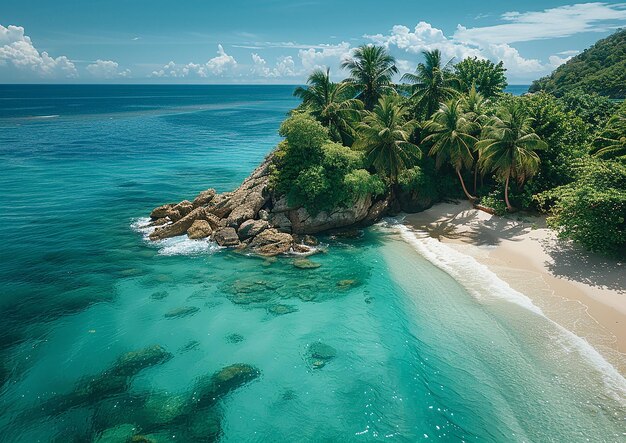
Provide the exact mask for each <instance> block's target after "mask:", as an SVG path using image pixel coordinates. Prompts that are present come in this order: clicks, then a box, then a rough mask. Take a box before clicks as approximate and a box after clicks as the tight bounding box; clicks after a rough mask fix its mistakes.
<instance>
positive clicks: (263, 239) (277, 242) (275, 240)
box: [248, 228, 293, 257]
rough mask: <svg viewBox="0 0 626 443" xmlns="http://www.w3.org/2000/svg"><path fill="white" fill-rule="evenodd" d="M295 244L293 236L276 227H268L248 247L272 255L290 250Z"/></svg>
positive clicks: (259, 252) (255, 251) (262, 253)
mask: <svg viewBox="0 0 626 443" xmlns="http://www.w3.org/2000/svg"><path fill="white" fill-rule="evenodd" d="M292 245H293V237H292V236H291V234H287V233H285V232H278V231H277V230H276V229H274V228H270V229H266V230H264V231H263V232H261V233H260V234H259V235H257V236H256V237H254V239H253V240H252V241H251V242H250V244H249V245H248V249H250V251H252V252H254V253H255V254H259V255H262V256H265V257H271V256H275V255H279V254H284V253H286V252H289V250H290V249H291V247H292Z"/></svg>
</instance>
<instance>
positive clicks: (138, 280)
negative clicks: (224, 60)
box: [0, 87, 626, 442]
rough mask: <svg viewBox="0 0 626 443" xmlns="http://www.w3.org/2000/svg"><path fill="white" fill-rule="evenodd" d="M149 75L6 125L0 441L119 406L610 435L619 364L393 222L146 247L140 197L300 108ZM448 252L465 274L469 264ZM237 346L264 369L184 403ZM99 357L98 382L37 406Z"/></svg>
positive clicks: (425, 431) (449, 431)
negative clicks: (136, 86)
mask: <svg viewBox="0 0 626 443" xmlns="http://www.w3.org/2000/svg"><path fill="white" fill-rule="evenodd" d="M51 88H54V87H51ZM85 88H88V87H85ZM95 88H96V89H97V88H102V87H95ZM162 88H163V89H161V90H159V89H158V88H157V89H156V90H155V89H150V90H145V91H143V92H142V91H141V90H139V92H137V91H132V90H124V88H122V89H121V90H117V91H115V92H114V93H111V91H109V92H107V93H106V94H104V93H102V91H101V90H96V91H81V93H80V94H76V95H77V96H75V97H73V98H71V99H70V100H69V102H68V101H67V94H68V91H67V90H65V89H63V88H61V89H60V90H57V91H56V92H55V91H54V90H48V91H46V94H45V97H46V98H45V101H44V102H42V106H52V108H51V109H46V110H45V111H46V113H48V114H49V115H59V117H55V118H49V119H44V120H41V119H33V118H32V117H33V116H32V115H20V118H19V119H15V118H4V119H2V121H1V122H0V127H1V128H0V142H1V143H0V162H1V164H2V169H3V174H2V175H1V176H0V187H1V189H2V190H3V192H2V195H1V196H0V198H1V199H2V204H3V207H5V208H6V210H5V211H4V212H3V213H2V214H1V215H0V217H1V218H2V223H3V225H4V226H5V227H6V226H10V227H11V229H10V230H4V232H3V234H2V243H3V252H2V255H3V259H2V261H1V262H0V276H1V277H2V281H3V283H4V284H3V286H4V287H5V289H4V291H3V296H2V298H1V299H0V309H2V324H3V327H2V330H1V331H0V349H1V351H0V352H1V354H2V355H1V356H2V368H0V376H2V380H1V381H0V382H2V383H3V386H2V388H1V391H0V426H1V427H2V429H3V432H4V434H3V437H2V439H3V440H6V441H90V440H91V439H95V438H99V437H103V434H102V433H103V431H104V432H105V434H104V437H105V438H106V437H111V436H112V434H111V431H110V430H109V431H105V429H110V428H112V427H114V426H116V425H124V424H131V425H133V426H131V427H130V428H129V427H121V428H117V429H115V432H120V433H124V432H126V433H131V434H132V433H139V434H146V433H151V434H152V435H153V437H154V439H155V440H157V441H168V440H173V441H189V440H190V439H195V440H194V441H197V440H198V438H199V436H201V435H204V437H206V439H207V440H214V439H215V438H216V434H214V433H213V432H214V431H215V429H218V431H219V434H217V435H219V436H220V437H219V438H221V441H232V442H240V441H376V440H391V441H430V440H433V439H435V440H439V441H461V440H464V441H498V442H499V441H503V442H504V441H555V442H556V441H587V440H586V439H589V441H619V439H620V438H623V437H622V436H621V435H620V434H621V433H623V432H626V431H625V430H624V429H625V427H626V425H625V424H624V419H625V417H626V410H625V407H624V391H623V390H621V389H623V385H622V384H621V383H623V379H621V380H620V378H619V377H616V376H615V374H612V373H611V371H610V368H609V369H607V368H602V367H601V364H602V362H601V361H600V362H598V361H594V360H593V358H595V356H594V355H592V353H590V352H589V350H588V349H586V348H584V347H583V346H581V344H580V342H578V341H577V340H575V338H573V337H571V336H568V335H567V334H566V333H564V331H562V330H560V329H559V328H558V327H556V325H554V324H553V323H551V322H549V321H548V320H547V319H545V318H543V317H542V316H541V315H539V314H538V313H536V312H534V311H533V310H532V309H528V307H524V306H520V304H519V303H522V304H524V300H523V298H520V299H513V300H512V299H511V297H513V298H514V297H517V295H515V294H513V295H511V294H510V293H508V292H506V290H505V289H502V287H501V286H498V284H497V283H494V284H485V285H474V286H473V287H470V288H469V290H468V289H467V288H464V287H463V286H461V285H460V284H459V283H457V282H456V281H455V280H454V279H453V278H452V277H451V276H450V275H449V274H447V273H445V272H444V271H442V270H440V269H438V268H436V267H435V266H433V264H432V263H431V262H429V261H428V260H426V259H425V258H424V257H422V256H421V255H420V254H419V253H418V251H420V252H421V253H422V254H425V255H426V256H427V257H429V258H430V259H431V260H433V261H435V262H437V260H440V259H443V258H444V257H448V258H450V260H449V261H448V262H441V263H440V264H441V265H442V266H444V267H445V266H452V267H454V266H455V262H454V260H452V259H453V258H454V257H451V256H449V255H447V254H448V252H447V251H446V250H445V249H441V250H440V249H436V248H437V246H436V245H433V244H422V245H416V244H410V243H407V239H409V240H410V236H409V237H407V233H406V232H402V231H401V230H399V229H398V228H395V227H393V226H379V227H375V228H372V229H369V230H367V231H366V232H365V233H364V234H363V236H362V237H360V238H356V239H346V238H330V237H327V238H323V239H322V240H323V242H324V244H325V248H324V249H325V252H324V253H321V254H318V255H316V256H313V257H311V258H310V260H311V261H313V262H316V263H317V264H319V265H320V266H319V267H317V268H314V267H310V269H301V268H299V267H296V266H294V260H295V258H280V259H277V260H264V259H259V258H253V257H246V256H242V255H240V254H237V253H235V252H229V251H221V250H217V248H215V246H214V245H212V244H210V243H208V242H201V241H199V242H191V241H180V240H173V241H167V242H164V243H162V244H159V245H151V244H149V243H147V242H146V241H145V240H144V238H143V235H142V233H141V232H139V231H138V230H137V229H136V226H137V222H138V220H139V219H140V218H141V217H143V216H145V214H146V213H147V212H148V211H149V209H151V208H152V207H154V206H156V205H158V204H160V203H163V202H164V201H170V200H171V201H176V200H182V199H183V198H188V197H191V196H193V195H194V194H195V193H197V192H198V191H200V190H202V189H204V188H206V187H208V186H214V187H216V188H218V190H219V191H224V190H228V189H230V188H233V187H234V186H236V185H237V184H238V183H239V181H240V180H241V179H243V178H244V177H245V176H246V174H247V173H248V172H249V171H250V170H252V169H253V168H254V166H255V165H256V164H257V163H258V162H259V161H260V160H261V159H262V158H263V156H264V155H265V154H266V153H267V152H268V151H269V150H270V149H271V148H272V146H274V145H275V143H276V142H277V141H278V136H277V135H276V129H277V127H278V125H279V123H280V121H281V119H282V118H283V117H284V114H285V112H287V111H288V109H290V108H291V107H293V106H295V104H296V102H295V101H294V100H293V99H292V98H291V97H290V90H291V88H290V87H259V88H256V89H255V88H252V89H250V87H241V88H239V89H238V88H237V87H196V88H193V87H192V88H183V89H182V90H181V89H179V90H176V89H175V88H176V87H174V90H176V91H178V92H177V96H178V98H177V100H176V101H175V102H174V103H172V102H171V100H172V99H171V98H168V97H171V96H172V95H174V94H172V90H170V89H169V88H171V87H162ZM220 88H222V89H220ZM181 91H184V93H181ZM20 93H22V94H24V91H19V90H18V91H13V92H11V94H16V96H19V94H20ZM130 93H132V94H133V95H134V96H137V95H138V94H139V95H141V94H143V95H144V96H143V97H142V98H140V99H139V102H140V103H141V104H142V106H143V107H144V108H145V109H143V110H142V111H138V110H137V109H136V107H134V108H132V110H129V108H128V107H127V105H126V103H127V102H128V94H130ZM11 94H9V93H5V95H4V96H5V97H10V96H11ZM55 94H56V95H55ZM116 94H117V95H116ZM104 96H106V97H107V99H106V101H107V102H106V103H102V102H101V101H98V99H97V98H94V97H104ZM50 97H52V98H50ZM55 97H57V98H55ZM60 97H66V98H65V99H63V98H60ZM81 97H82V98H81ZM115 97H118V98H119V99H118V100H116V99H115ZM159 97H160V98H159ZM164 97H166V98H167V99H165V98H164ZM22 98H23V97H22ZM29 100H32V101H34V102H36V101H37V98H36V97H33V98H30V99H29ZM135 100H136V99H135ZM12 103H13V102H11V101H4V102H3V104H2V106H3V107H4V109H3V112H2V114H1V115H3V116H5V115H12V114H11V109H10V106H12ZM13 105H15V104H13ZM55 106H56V108H55ZM77 109H78V110H77ZM80 109H82V111H80ZM424 248H431V249H424ZM432 248H435V249H432ZM429 251H430V253H429ZM437 254H439V255H437ZM456 265H458V266H459V267H458V268H457V271H458V272H461V271H462V270H463V269H465V271H467V272H469V273H466V274H463V273H462V272H461V273H460V274H455V272H453V271H454V268H448V272H450V273H452V274H453V275H455V276H457V278H466V279H467V280H465V283H468V282H469V278H470V275H471V273H472V272H471V265H472V264H471V263H470V264H468V263H464V262H462V261H461V262H458V263H456ZM468 267H469V268H468ZM451 269H452V270H451ZM482 277H484V278H485V276H484V275H483V276H482ZM474 283H475V282H474ZM476 288H478V289H476ZM481 288H485V291H484V293H481V292H480V289H481ZM501 292H502V293H501ZM503 295H506V296H508V297H509V299H506V298H503V297H502V296H503ZM512 301H513V302H512ZM515 301H516V302H519V303H516V302H515ZM547 337H549V338H550V339H547ZM320 344H322V345H324V346H323V347H320V346H321V345H320ZM154 345H159V346H161V347H162V350H163V352H165V353H167V354H168V358H163V359H162V360H159V359H156V360H155V361H154V362H152V361H150V360H149V359H148V361H147V363H145V364H143V365H140V366H139V368H136V369H138V370H135V371H133V372H132V375H127V376H125V377H124V380H122V381H123V383H121V384H120V385H119V386H122V387H121V388H119V386H118V385H115V386H117V387H113V388H111V386H112V385H113V384H111V383H108V382H109V381H110V377H108V375H110V374H116V373H119V371H118V372H116V370H115V369H112V368H115V367H116V365H117V364H119V361H120V360H118V359H120V358H121V356H124V355H125V354H126V353H128V352H131V351H137V350H141V349H145V348H149V349H150V347H151V346H154ZM122 358H123V357H122ZM116 362H117V363H116ZM148 363H150V364H148ZM152 363H153V364H152ZM233 364H248V365H252V367H254V368H256V369H258V371H259V376H258V377H250V379H246V378H244V379H243V380H242V382H241V383H238V384H236V387H234V388H233V390H229V391H228V392H225V393H224V392H221V393H220V394H219V395H218V394H215V392H217V391H210V390H209V392H213V394H212V395H213V396H214V397H215V398H216V399H215V400H211V401H209V400H207V403H206V404H205V403H202V402H201V403H202V407H199V406H198V404H197V401H196V400H197V398H198V397H197V396H195V395H194V393H197V392H202V389H204V388H202V386H211V383H210V380H211V378H210V377H211V376H212V375H213V374H217V373H218V371H220V370H222V369H223V368H225V367H229V366H230V365H233ZM102 374H105V375H104V378H105V379H106V380H107V384H106V386H108V387H109V390H108V391H106V392H107V393H106V394H105V393H104V392H105V390H104V389H103V388H98V389H102V390H98V389H96V390H95V391H93V388H92V391H93V392H95V393H96V394H98V395H94V396H92V397H90V398H89V400H88V401H87V400H85V401H83V402H82V403H80V404H77V403H74V404H73V407H71V408H68V409H67V410H66V411H61V412H55V414H50V412H49V409H47V407H48V406H49V405H50V404H55V403H56V404H61V403H62V402H61V399H62V398H67V395H68V394H69V395H70V396H73V397H72V398H74V399H75V398H76V393H77V391H80V390H81V389H82V392H85V386H93V384H92V385H89V380H93V379H96V380H99V379H100V377H101V376H102ZM99 386H101V385H99ZM206 389H209V388H206ZM60 396H66V397H60ZM42 405H46V407H44V408H43V409H44V410H43V411H42ZM164 405H165V406H164ZM61 409H62V408H61ZM164 410H165V412H164ZM120 411H122V412H120ZM172 411H174V412H172ZM177 411H178V412H177ZM181 411H183V412H181ZM189 411H191V412H189ZM157 416H158V417H160V418H159V419H158V420H157V418H155V417H157ZM163 417H165V418H163ZM129 421H131V422H132V423H128V422H129ZM155 421H159V422H160V424H159V425H155V424H154V422H155ZM192 425H193V426H192ZM133 427H134V429H133ZM107 432H108V433H107ZM190 432H192V433H193V435H190V434H189V433H190ZM155 434H157V435H156V437H155Z"/></svg>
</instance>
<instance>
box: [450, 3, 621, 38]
mask: <svg viewBox="0 0 626 443" xmlns="http://www.w3.org/2000/svg"><path fill="white" fill-rule="evenodd" d="M501 18H502V19H503V20H504V21H505V22H506V23H503V24H499V25H494V26H484V27H477V28H466V27H464V26H461V25H459V26H458V28H457V31H456V32H455V34H454V39H455V40H458V41H463V42H467V43H477V44H480V43H485V42H488V43H495V44H509V43H515V42H524V41H533V40H543V39H547V38H557V37H569V36H571V35H574V34H578V33H581V32H590V31H594V32H603V31H608V30H611V29H616V28H617V27H619V23H620V22H623V21H625V20H626V4H625V3H615V4H610V3H605V2H594V3H579V4H575V5H565V6H559V7H557V8H550V9H545V10H543V11H530V12H523V13H520V12H517V11H512V12H506V13H504V14H503V15H502V16H501Z"/></svg>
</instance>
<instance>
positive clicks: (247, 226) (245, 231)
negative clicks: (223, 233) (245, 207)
mask: <svg viewBox="0 0 626 443" xmlns="http://www.w3.org/2000/svg"><path fill="white" fill-rule="evenodd" d="M268 226H269V223H268V222H266V221H265V220H247V221H245V222H243V223H242V224H241V226H240V227H239V231H237V234H238V235H239V238H240V239H242V240H245V239H247V238H250V237H256V236H257V235H259V234H260V233H261V232H263V231H264V230H265V229H266V228H267V227H268Z"/></svg>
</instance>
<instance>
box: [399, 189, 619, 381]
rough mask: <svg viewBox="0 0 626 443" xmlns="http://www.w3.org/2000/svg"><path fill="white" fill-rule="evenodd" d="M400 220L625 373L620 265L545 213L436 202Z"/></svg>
mask: <svg viewBox="0 0 626 443" xmlns="http://www.w3.org/2000/svg"><path fill="white" fill-rule="evenodd" d="M405 224H406V225H408V226H410V227H412V228H413V229H414V230H415V231H416V234H417V235H418V236H420V235H423V236H430V237H434V238H437V239H439V240H440V241H442V242H445V243H447V244H448V245H449V246H452V247H454V248H455V249H457V250H459V251H461V252H463V253H465V254H468V255H470V256H472V257H474V258H475V259H476V260H478V261H479V262H480V263H483V264H484V265H486V266H487V267H489V269H491V271H493V272H494V273H495V274H496V275H498V277H499V278H501V279H502V280H504V281H505V282H507V283H508V284H509V285H510V286H511V287H512V288H513V289H515V290H517V291H519V292H521V293H523V294H525V295H527V296H528V297H530V298H531V299H532V301H533V303H534V304H535V305H537V306H538V307H539V308H541V310H542V311H543V312H544V314H546V315H547V316H548V317H550V318H551V319H552V320H554V321H556V322H557V323H559V324H560V325H561V326H563V327H565V328H567V329H569V330H570V331H572V332H573V333H575V334H576V335H578V336H579V337H582V338H584V339H585V340H587V341H588V342H589V343H590V344H591V345H592V346H593V347H594V348H596V349H597V350H598V351H599V352H600V353H601V354H602V355H603V356H604V358H606V359H607V361H609V362H610V363H611V364H612V365H613V366H615V368H616V369H617V370H618V371H619V372H620V373H621V374H622V375H626V265H625V264H624V263H620V262H617V261H615V260H611V259H607V258H604V257H601V256H599V255H596V254H590V253H588V252H585V251H582V250H581V249H580V248H578V247H576V246H574V245H572V244H571V243H570V242H567V241H562V240H559V239H557V238H556V235H555V233H554V231H552V230H550V229H547V228H546V227H545V220H544V219H543V218H539V217H530V216H527V215H525V214H521V213H520V214H512V215H508V216H506V217H497V216H492V215H489V214H487V213H485V212H482V211H478V210H476V209H473V208H471V206H470V205H469V203H467V202H460V203H458V204H453V203H442V204H438V205H436V206H434V207H433V208H431V209H429V210H427V211H424V212H421V213H419V214H411V215H408V216H407V217H406V219H405Z"/></svg>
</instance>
